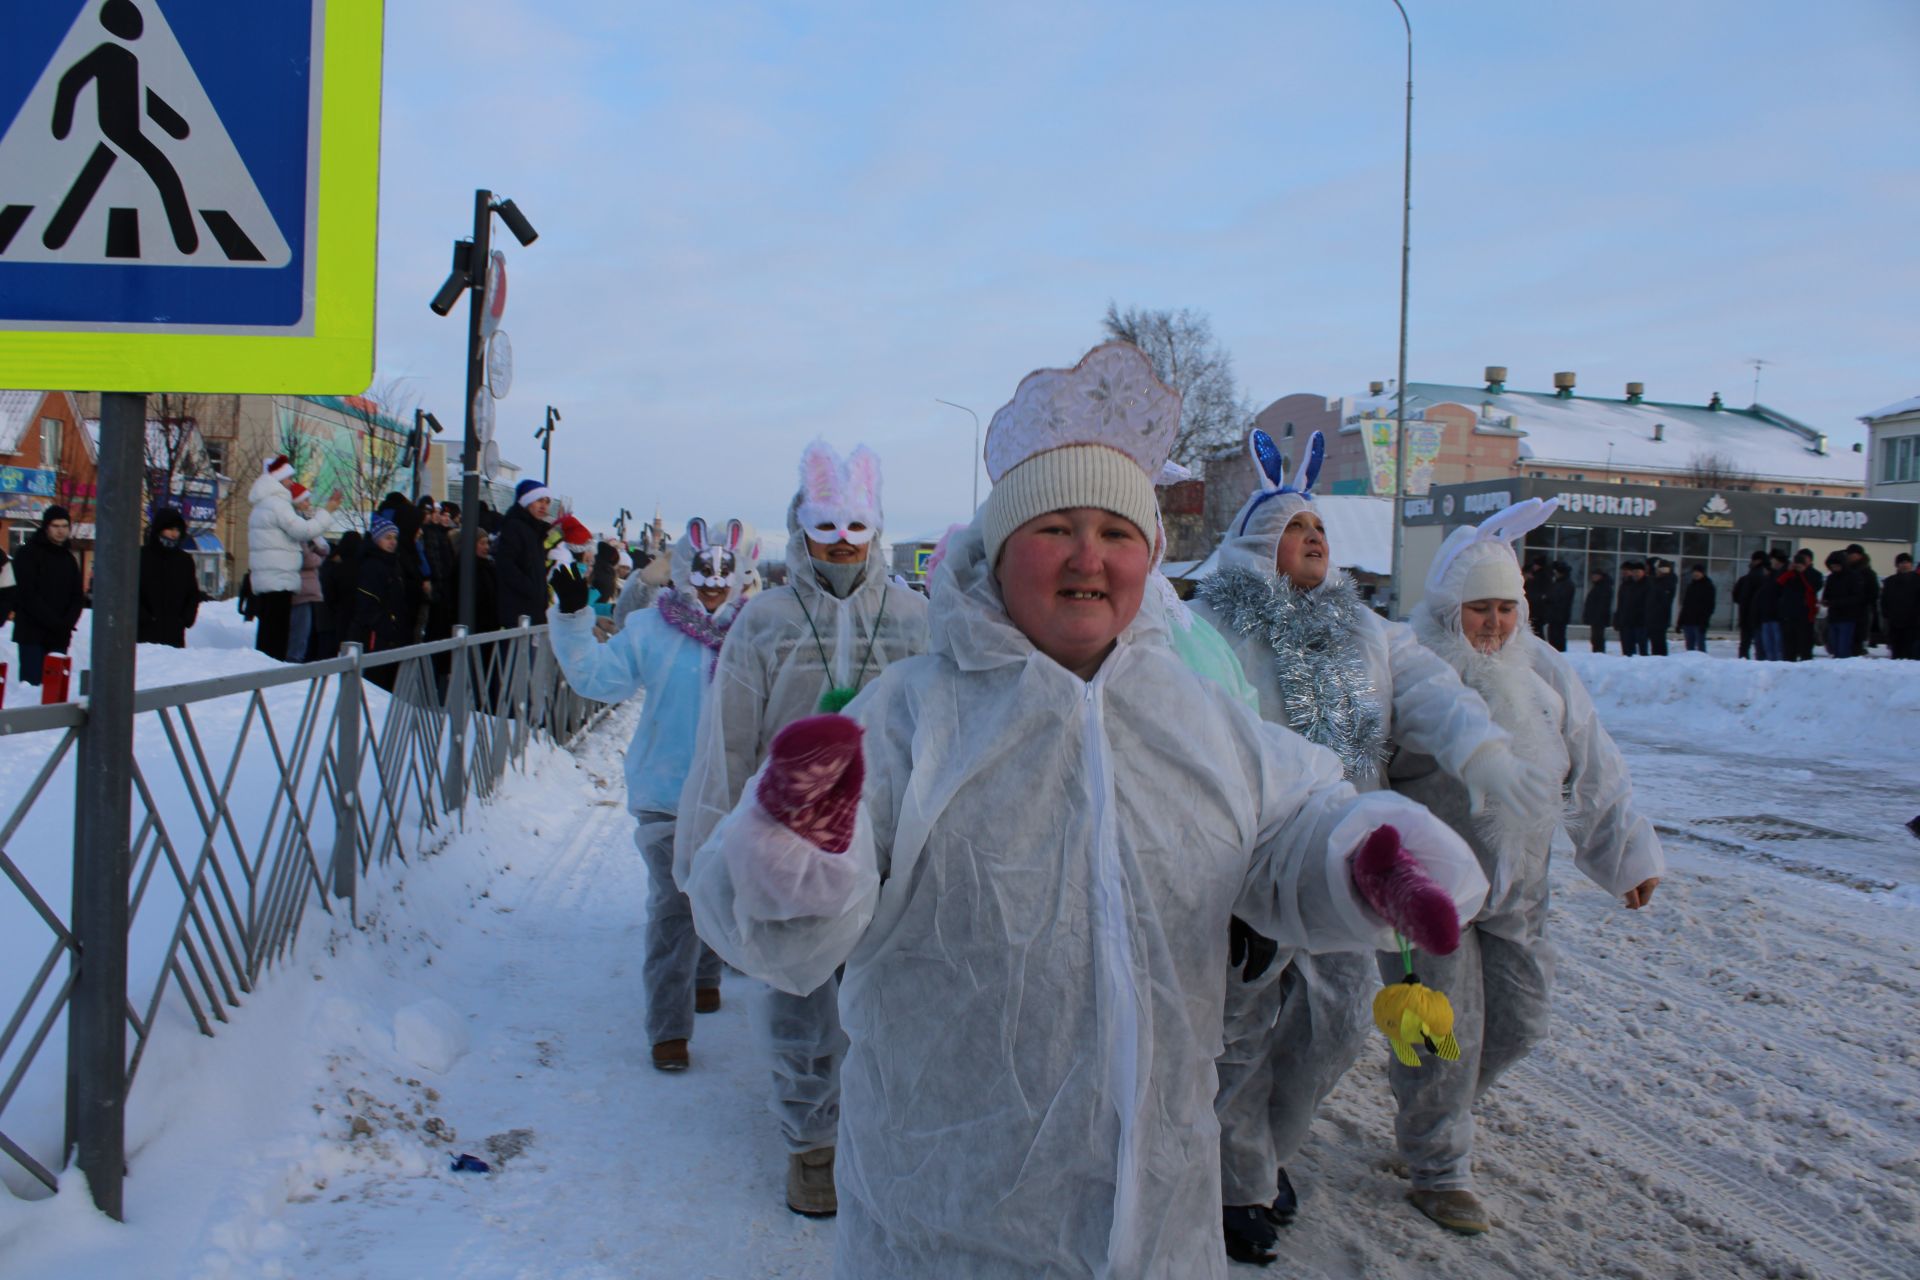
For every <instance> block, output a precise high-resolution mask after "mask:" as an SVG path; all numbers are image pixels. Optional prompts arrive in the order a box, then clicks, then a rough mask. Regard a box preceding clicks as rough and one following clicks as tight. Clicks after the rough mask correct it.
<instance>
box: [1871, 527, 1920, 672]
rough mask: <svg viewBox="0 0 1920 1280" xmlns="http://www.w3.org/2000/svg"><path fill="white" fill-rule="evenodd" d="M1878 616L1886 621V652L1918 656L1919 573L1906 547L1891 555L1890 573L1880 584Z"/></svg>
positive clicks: (1919, 640)
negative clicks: (1891, 574) (1891, 568)
mask: <svg viewBox="0 0 1920 1280" xmlns="http://www.w3.org/2000/svg"><path fill="white" fill-rule="evenodd" d="M1880 617H1881V620H1882V621H1884V622H1885V623H1886V628H1887V652H1888V653H1889V654H1891V655H1892V656H1893V657H1896V658H1906V659H1909V660H1916V659H1920V573H1915V572H1914V571H1913V557H1912V556H1911V555H1909V554H1907V553H1906V552H1905V551H1902V552H1901V553H1900V554H1899V555H1897V556H1895V557H1894V558H1893V576H1892V577H1890V578H1888V579H1887V580H1886V581H1885V582H1883V583H1881V584H1880Z"/></svg>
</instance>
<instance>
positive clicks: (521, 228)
mask: <svg viewBox="0 0 1920 1280" xmlns="http://www.w3.org/2000/svg"><path fill="white" fill-rule="evenodd" d="M496 213H497V214H499V215H500V220H501V221H502V222H504V223H506V224H507V230H509V231H511V232H513V237H514V239H516V240H518V241H519V242H520V243H521V244H523V245H529V244H532V243H533V242H534V241H535V240H537V239H539V238H540V233H539V232H537V231H535V230H534V229H533V224H532V223H530V222H528V221H527V218H526V215H525V214H523V213H521V212H520V208H519V206H518V205H516V204H514V202H513V201H511V200H495V199H494V198H493V192H491V191H487V190H484V189H483V190H479V191H475V192H474V193H473V238H472V239H471V240H456V241H454V242H453V269H452V270H451V271H450V272H448V273H447V279H446V282H445V283H444V284H442V285H441V286H440V292H439V293H436V294H435V295H434V296H433V301H432V302H430V303H428V304H427V305H428V306H429V307H431V308H432V309H433V312H434V314H435V315H441V316H444V315H447V314H448V313H450V312H451V311H452V310H453V307H454V304H455V303H457V302H459V301H460V294H461V291H462V290H465V291H467V293H468V304H469V305H468V310H467V429H466V439H465V441H464V442H463V443H462V445H461V450H460V471H461V477H460V517H461V518H460V625H461V626H463V627H465V628H467V630H468V631H472V630H473V610H474V600H475V595H474V581H473V579H474V559H475V555H476V552H475V548H474V543H475V540H476V537H477V534H478V532H479V529H480V521H479V519H478V518H477V513H478V512H479V510H480V437H479V433H478V432H477V431H476V429H475V424H474V407H475V405H476V404H477V403H478V397H479V395H480V388H481V383H482V381H483V380H484V377H485V373H486V350H487V346H486V313H487V264H488V261H489V257H490V255H491V252H492V244H491V241H492V237H493V215H494V214H496Z"/></svg>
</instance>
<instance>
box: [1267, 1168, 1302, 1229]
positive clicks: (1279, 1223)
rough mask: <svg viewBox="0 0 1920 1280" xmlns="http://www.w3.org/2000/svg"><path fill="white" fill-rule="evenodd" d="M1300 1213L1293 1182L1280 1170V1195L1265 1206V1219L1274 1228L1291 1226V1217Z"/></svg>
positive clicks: (1285, 1172)
mask: <svg viewBox="0 0 1920 1280" xmlns="http://www.w3.org/2000/svg"><path fill="white" fill-rule="evenodd" d="M1299 1211H1300V1197H1299V1196H1297V1195H1295V1194H1294V1192H1293V1180H1292V1179H1291V1178H1289V1177H1287V1171H1286V1170H1285V1169H1282V1170H1280V1194H1279V1195H1277V1196H1275V1197H1274V1198H1273V1203H1272V1204H1271V1205H1269V1206H1267V1217H1268V1218H1270V1219H1272V1220H1273V1225H1274V1226H1276V1227H1290V1226H1292V1225H1293V1215H1294V1214H1296V1213H1298V1212H1299Z"/></svg>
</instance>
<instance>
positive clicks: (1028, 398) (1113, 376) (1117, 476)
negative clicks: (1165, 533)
mask: <svg viewBox="0 0 1920 1280" xmlns="http://www.w3.org/2000/svg"><path fill="white" fill-rule="evenodd" d="M1179 430H1180V393H1179V392H1177V391H1175V390H1173V388H1171V387H1169V386H1167V385H1166V384H1165V383H1163V382H1161V381H1160V380H1159V378H1157V377H1155V376H1154V372H1153V364H1152V362H1151V361H1149V360H1148V359H1147V357H1146V355H1145V354H1144V353H1143V352H1142V351H1141V350H1140V349H1139V348H1138V347H1136V346H1134V345H1132V344H1131V343H1126V342H1108V343H1103V344H1102V345H1100V346H1097V347H1095V348H1094V349H1093V350H1092V351H1089V352H1088V353H1087V354H1086V355H1085V356H1084V357H1082V358H1081V360H1080V363H1078V364H1076V365H1075V366H1074V367H1073V368H1071V369H1037V370H1035V371H1034V372H1032V373H1030V374H1028V375H1027V376H1026V377H1024V378H1022V379H1021V380H1020V386H1019V388H1018V389H1017V390H1015V392H1014V393H1013V399H1012V400H1010V401H1008V402H1007V403H1006V404H1005V405H1004V406H1002V407H1001V409H1000V411H999V412H998V413H995V414H994V415H993V421H992V422H991V423H990V424H988V426H987V444H986V462H987V475H988V476H989V477H990V478H991V479H992V480H993V489H992V490H991V491H990V492H989V493H988V494H987V500H986V502H984V503H983V504H981V507H980V514H979V517H978V518H979V521H980V531H981V536H982V538H983V540H984V541H985V543H986V553H987V556H986V558H987V563H988V564H989V565H991V564H993V563H994V562H995V561H997V560H998V559H999V556H1000V548H1001V547H1002V546H1003V545H1004V544H1005V543H1006V540H1007V538H1008V537H1009V536H1011V535H1012V533H1013V531H1014V530H1015V529H1018V528H1019V527H1020V526H1021V525H1023V524H1025V523H1026V522H1027V521H1029V520H1031V519H1033V518H1034V517H1035V516H1041V515H1045V514H1046V513H1047V512H1049V511H1063V510H1066V509H1068V508H1071V507H1098V508H1100V509H1101V510H1104V511H1111V512H1113V513H1114V514H1115V515H1117V516H1121V517H1123V518H1124V519H1126V520H1129V521H1132V522H1133V524H1134V526H1135V527H1136V528H1138V529H1139V530H1140V535H1141V537H1143V538H1145V539H1147V541H1148V542H1149V543H1152V544H1154V552H1155V554H1156V555H1157V554H1158V551H1159V547H1158V538H1159V533H1158V529H1159V521H1160V504H1159V500H1158V499H1157V498H1156V496H1155V495H1154V492H1153V483H1154V478H1155V477H1156V476H1158V475H1159V474H1160V470H1161V468H1162V467H1163V466H1165V465H1166V462H1167V456H1168V455H1169V454H1170V453H1172V452H1173V441H1174V437H1175V436H1176V435H1177V434H1178V433H1179Z"/></svg>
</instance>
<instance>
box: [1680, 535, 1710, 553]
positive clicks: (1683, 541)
mask: <svg viewBox="0 0 1920 1280" xmlns="http://www.w3.org/2000/svg"><path fill="white" fill-rule="evenodd" d="M1712 545H1713V544H1712V540H1711V539H1709V538H1708V537H1707V532H1706V530H1704V529H1688V530H1686V531H1685V532H1683V533H1682V534H1681V535H1680V554H1681V555H1683V556H1689V557H1693V558H1697V559H1704V558H1705V557H1706V556H1707V554H1708V553H1709V551H1710V550H1711V548H1712Z"/></svg>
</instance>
